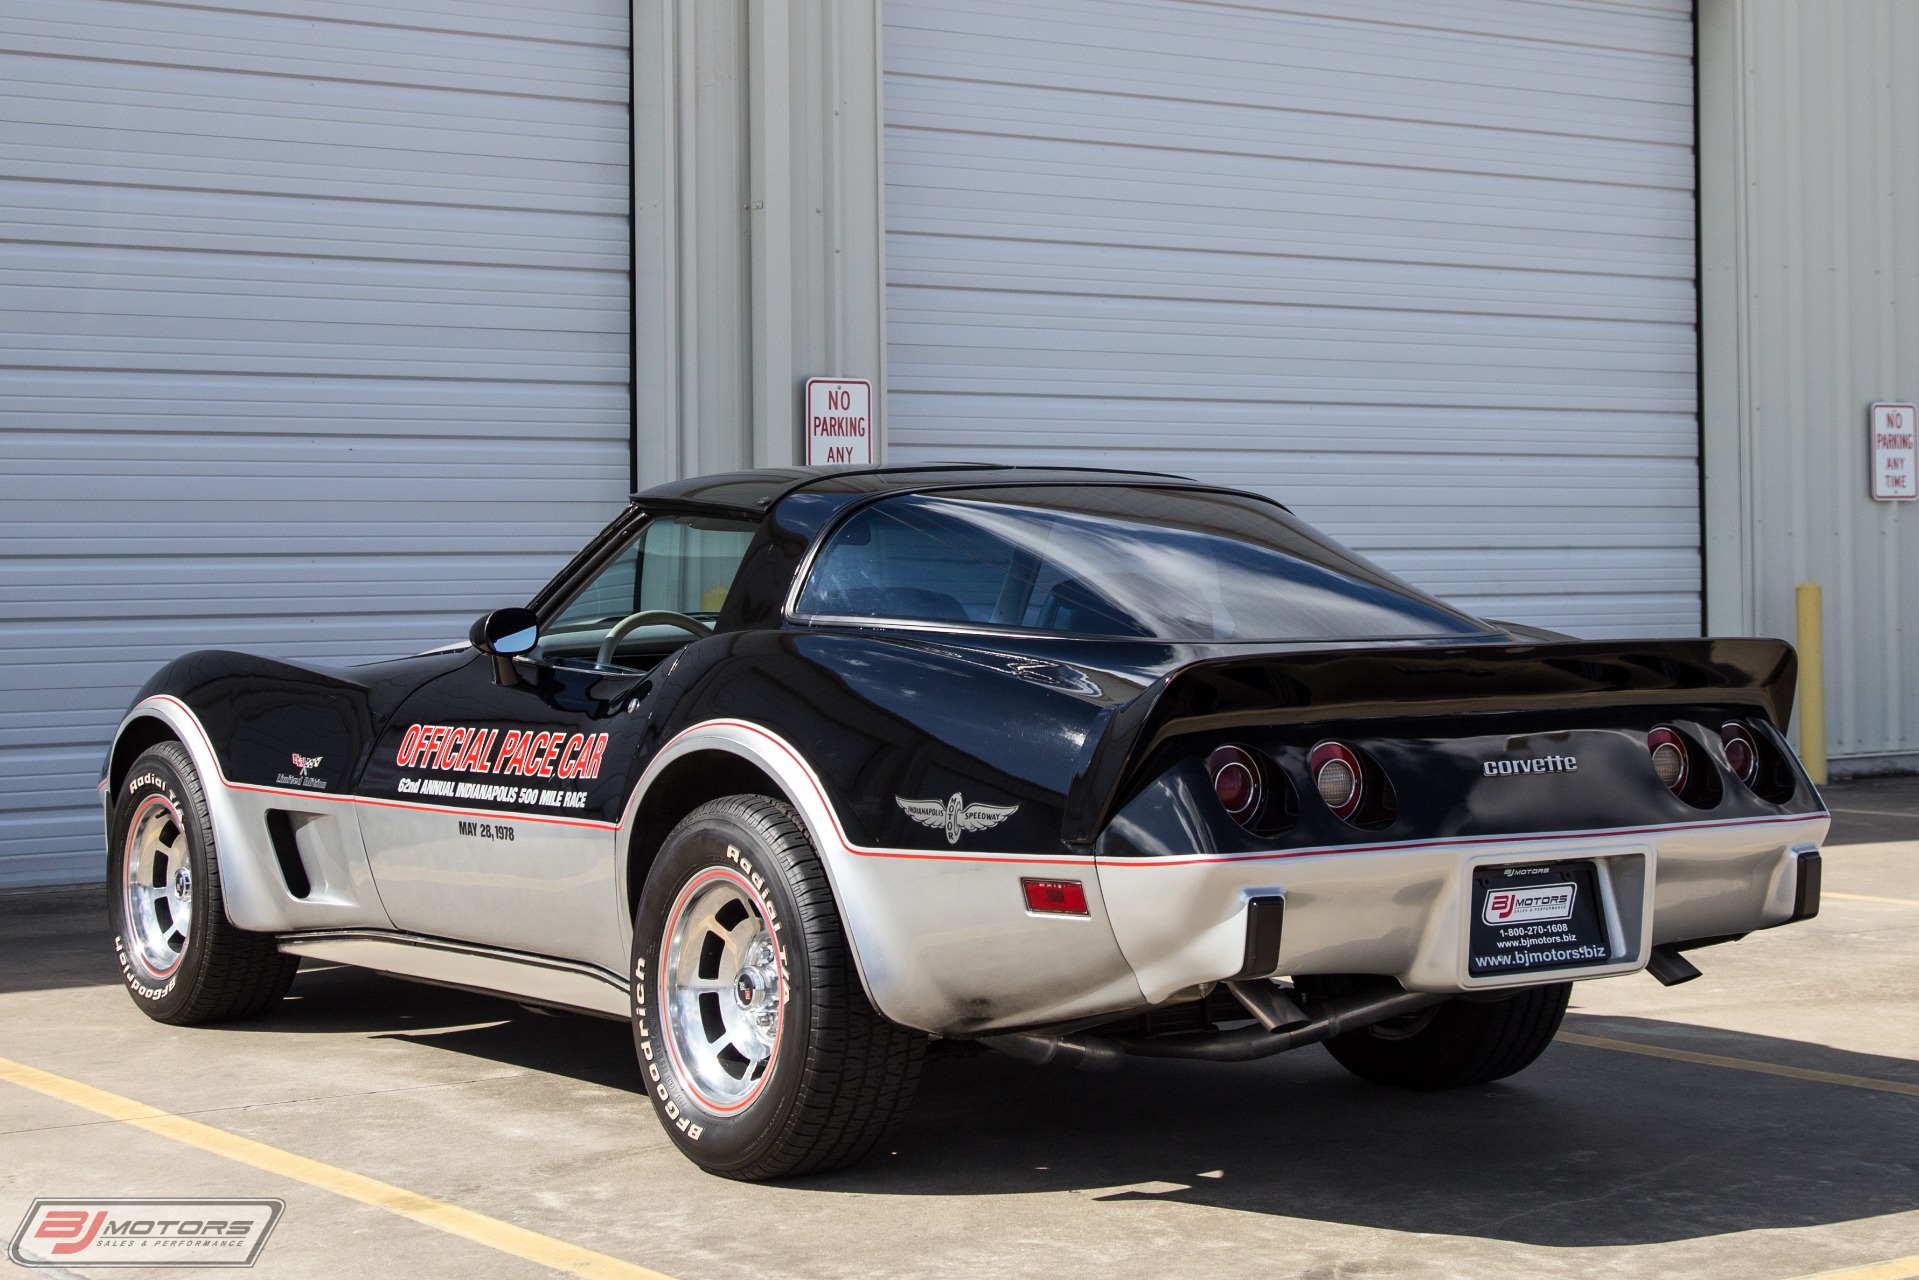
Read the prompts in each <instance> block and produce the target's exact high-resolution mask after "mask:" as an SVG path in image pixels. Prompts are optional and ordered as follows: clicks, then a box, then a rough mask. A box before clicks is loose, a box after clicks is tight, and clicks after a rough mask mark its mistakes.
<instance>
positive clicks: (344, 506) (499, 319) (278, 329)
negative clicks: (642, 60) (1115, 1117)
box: [0, 0, 630, 886]
mask: <svg viewBox="0 0 1919 1280" xmlns="http://www.w3.org/2000/svg"><path fill="white" fill-rule="evenodd" d="M627 14H628V7H627V2H626V0H553V2H549V3H543V4H540V5H537V6H521V5H512V4H503V3H495V2H493V0H408V3H407V4H406V5H405V6H404V11H403V12H402V11H398V10H396V9H395V8H394V7H392V6H390V5H380V4H372V3H364V2H360V0H247V3H245V4H239V3H230V2H223V0H195V2H194V3H192V4H178V5H175V4H166V3H150V2H141V3H125V2H122V0H61V3H59V4H45V3H35V2H33V0H0V886H5V885H9V884H21V883H37V882H54V881H73V880H86V879H93V878H97V877H98V876H99V875H100V873H101V867H102V862H101V858H102V853H101V849H102V843H101V836H100V824H99V807H98V803H97V801H96V799H95V796H94V791H93V785H94V780H95V779H96V777H97V776H98V765H99V761H100V758H101V755H102V752H103V749H104V744H105V742H106V738H107V734H108V732H109V730H110V727H111V726H112V725H113V724H114V723H115V722H116V721H117V719H118V717H119V716H120V714H121V712H122V711H123V710H124V709H125V707H126V705H127V703H128V701H129V699H130V697H131V695H132V693H133V692H134V690H135V689H136V688H137V687H138V686H139V685H140V684H141V683H142V682H143V681H144V680H145V679H146V678H147V676H148V675H149V674H150V673H151V672H152V671H153V670H154V669H155V668H156V667H157V666H159V664H160V663H161V662H162V661H164V660H165V659H167V658H169V657H171V656H173V655H175V654H178V653H180V652H182V651H185V650H189V649H194V648H202V647H209V646H222V647H233V648H243V649H250V650H255V651H260V652H266V653H271V654H279V655H286V656H297V657H304V658H312V659H320V660H325V661H333V662H350V661H354V660H359V659H366V658H373V657H377V656H384V655H391V654H398V653H405V652H408V651H411V650H417V649H419V648H421V647H424V646H428V645H432V644H438V643H443V642H445V641H448V640H452V639H458V638H461V637H462V636H463V635H464V634H465V629H466V626H467V624H468V623H469V622H470V621H471V620H472V618H473V616H474V615H475V614H476V613H478V612H479V611H480V610H481V609H483V608H485V607H488V606H491V605H494V604H499V603H503V602H517V601H522V600H524V599H525V598H526V597H527V596H528V595H529V594H530V592H531V591H532V590H533V589H534V587H535V586H536V585H537V584H538V583H540V582H541V581H542V580H544V578H545V577H546V576H547V575H548V574H549V572H550V571H551V570H552V569H553V568H554V567H556V566H557V565H558V564H559V563H561V562H562V561H563V560H564V558H565V557H566V556H567V555H569V554H570V553H571V552H572V551H573V550H575V549H576V548H577V546H578V544H579V543H580V541H581V540H582V539H583V538H584V537H585V536H586V535H587V534H588V532H589V531H591V530H592V529H594V528H596V527H597V526H598V525H599V524H600V523H602V522H603V521H604V520H605V519H606V518H607V517H608V516H610V515H611V514H612V513H613V512H614V511H615V510H616V509H617V505H616V504H617V503H618V502H619V501H620V499H621V498H622V495H623V492H624V489H625V487H626V479H627V466H628V458H627V451H628V445H627V435H628V422H629V418H628V414H629V408H628V368H629V363H630V355H629V334H628V329H629V325H628V282H627V280H628V278H627V265H628V263H627V259H628V254H627V236H628V231H627V209H628V206H627V201H628V173H627V105H628V85H627V79H628V72H627V68H628V16H627Z"/></svg>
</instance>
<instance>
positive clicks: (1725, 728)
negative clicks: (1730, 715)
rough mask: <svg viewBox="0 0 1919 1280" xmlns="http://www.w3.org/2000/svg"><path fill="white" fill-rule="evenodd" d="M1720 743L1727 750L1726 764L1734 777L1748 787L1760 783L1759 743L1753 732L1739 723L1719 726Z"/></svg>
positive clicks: (1734, 722)
mask: <svg viewBox="0 0 1919 1280" xmlns="http://www.w3.org/2000/svg"><path fill="white" fill-rule="evenodd" d="M1719 741H1720V742H1721V743H1722V744H1723V745H1724V746H1725V748H1726V763H1727V764H1728V765H1730V766H1731V767H1732V771H1733V774H1734V776H1736V777H1737V778H1738V779H1739V780H1740V781H1741V782H1743V783H1745V784H1746V785H1747V786H1748V787H1750V786H1752V785H1753V784H1754V783H1756V782H1758V781H1759V741H1758V739H1756V738H1754V737H1753V736H1752V730H1750V729H1748V728H1747V727H1746V726H1745V725H1743V724H1740V723H1738V722H1737V721H1732V722H1728V723H1726V724H1722V725H1720V726H1719Z"/></svg>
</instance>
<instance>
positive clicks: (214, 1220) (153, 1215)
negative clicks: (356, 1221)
mask: <svg viewBox="0 0 1919 1280" xmlns="http://www.w3.org/2000/svg"><path fill="white" fill-rule="evenodd" d="M285 1209H286V1202H285V1201H284V1200H133V1199H85V1200H35V1201H34V1202H33V1207H32V1208H30V1209H28V1210H27V1216H26V1220H25V1221H23V1222H22V1223H21V1224H20V1229H19V1230H18V1231H16V1232H14V1233H13V1240H12V1242H11V1243H9V1244H8V1246H7V1256H8V1257H9V1258H11V1259H13V1261H15V1262H17V1263H19V1264H20V1265H21V1266H23V1267H49V1266H57V1267H250V1266H252V1265H253V1263H254V1260H255V1259H257V1258H258V1257H259V1256H260V1250H261V1249H262V1248H263V1247H265V1245H266V1242H267V1236H268V1235H269V1234H271V1232H272V1231H273V1224H274V1223H276V1222H278V1221H279V1220H280V1214H281V1213H282V1212H283V1211H285Z"/></svg>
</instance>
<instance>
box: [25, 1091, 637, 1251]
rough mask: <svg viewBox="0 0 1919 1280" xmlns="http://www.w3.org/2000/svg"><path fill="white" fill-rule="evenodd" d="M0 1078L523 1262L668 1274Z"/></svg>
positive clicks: (246, 1142) (182, 1121) (358, 1178)
mask: <svg viewBox="0 0 1919 1280" xmlns="http://www.w3.org/2000/svg"><path fill="white" fill-rule="evenodd" d="M0 1080H5V1081H8V1082H9V1083H12V1084H17V1085H19V1086H20V1087H21V1088H23V1089H31V1090H33V1091H34V1092H36V1093H43V1094H45V1095H46V1096H47V1097H49V1098H56V1099H58V1100H59V1101H61V1102H65V1103H70V1104H72V1105H73V1106H76V1107H81V1108H83V1109H85V1110H87V1111H91V1112H93V1113H95V1114H96V1115H102V1116H105V1117H106V1118H107V1119H109V1120H114V1121H118V1122H119V1123H121V1124H128V1125H132V1126H133V1127H134V1128H136V1129H144V1130H146V1131H147V1132H148V1133H157V1134H159V1135H160V1136H161V1137H163V1138H171V1139H173V1140H174V1141H175V1142H181V1143H185V1144H186V1145H187V1146H189V1147H197V1148H199V1149H200V1150H201V1151H207V1152H211V1153H212V1154H214V1155H216V1156H225V1157H226V1158H227V1159H229V1160H234V1161H238V1162H239V1163H240V1164H244V1165H251V1166H253V1167H254V1168H255V1169H261V1170H264V1171H266V1172H267V1173H274V1174H279V1175H280V1176H281V1177H283V1178H291V1179H293V1180H294V1181H295V1182H304V1183H306V1184H307V1185H308V1186H310V1187H318V1188H320V1189H321V1190H322V1191H331V1192H333V1193H334V1194H335V1195H340V1196H345V1197H346V1198H347V1199H349V1200H358V1201H359V1202H360V1203H361V1204H368V1205H372V1206H373V1207H374V1208H376V1209H385V1210H386V1211H387V1212H388V1213H395V1214H398V1215H399V1216H400V1217H402V1218H410V1219H412V1220H413V1221H414V1222H418V1223H421V1224H423V1225H425V1226H429V1227H432V1228H434V1229H435V1230H439V1231H444V1232H446V1233H447V1234H449V1235H455V1236H459V1237H460V1238H462V1239H464V1240H471V1241H473V1242H474V1243H475V1244H480V1245H485V1246H486V1247H487V1248H489V1249H495V1250H498V1251H499V1252H501V1253H505V1254H511V1255H512V1256H513V1257H516V1258H524V1259H526V1260H527V1261H528V1262H532V1263H536V1264H538V1265H539V1266H542V1267H551V1268H552V1269H553V1270H555V1271H564V1272H567V1273H569V1274H571V1275H576V1276H588V1277H592V1278H593V1280H600V1278H601V1277H612V1278H616V1280H670V1277H667V1276H664V1275H662V1274H661V1273H660V1272H658V1271H649V1270H647V1269H646V1268H645V1267H639V1266H635V1265H633V1264H632V1263H630V1262H622V1261H621V1260H620V1259H618V1258H614V1257H609V1256H608V1255H606V1254H604V1253H595V1252H593V1251H592V1250H591V1249H582V1248H580V1247H579V1246H578V1245H573V1244H568V1243H567V1242H566V1241H564V1240H555V1239H554V1238H553V1237H551V1236H543V1235H541V1234H540V1233H539V1232H537V1231H528V1230H527V1229H526V1228H524V1227H516V1226H514V1225H513V1224H512V1223H510V1222H501V1221H500V1220H499V1219H498V1218H489V1217H487V1216H486V1215H485V1214H483V1213H475V1212H473V1211H472V1210H471V1209H462V1208H460V1207H459V1206H458V1205H453V1204H447V1203H446V1202H445V1201H443V1200H435V1199H433V1198H431V1197H430V1196H423V1195H420V1194H418V1193H417V1192H413V1191H408V1190H406V1189H405V1188H403V1187H396V1186H394V1185H392V1184H391V1183H387V1182H381V1181H379V1180H378V1179H377V1178H369V1177H366V1176H364V1175H362V1174H358V1173H353V1172H351V1171H349V1170H346V1169H338V1168H335V1167H334V1166H332V1165H330V1164H322V1163H320V1162H319V1161H318V1160H309V1159H307V1158H306V1157H305V1156H296V1155H294V1154H293V1153H292V1152H290V1151H282V1150H280V1149H279V1148H278V1147H269V1146H268V1145H267V1144H266V1143H264V1142H255V1141H254V1140H253V1139H251V1138H242V1137H240V1136H239V1135H238V1134H233V1133H228V1132H227V1131H226V1130H224V1129H215V1128H214V1127H213V1126H212V1125H205V1124H201V1123H200V1122H199V1121H197V1120H188V1119H186V1118H185V1117H183V1116H176V1115H172V1114H170V1113H168V1112H165V1111H161V1110H158V1109H157V1108H154V1107H150V1106H148V1105H146V1104H145V1103H144V1102H135V1101H134V1100H133V1099H131V1098H123V1097H121V1096H120V1095H119V1094H117V1093H108V1092H107V1091H106V1090H105V1089H96V1088H94V1087H93V1086H92V1085H90V1084H81V1083H80V1082H79V1081H77V1080H69V1079H67V1078H66V1077H64V1076H56V1075H54V1074H53V1073H52V1072H49V1071H41V1070H39V1069H38V1068H37V1067H29V1066H27V1065H25V1064H24V1063H19V1062H14V1061H12V1060H11V1059H8V1058H0Z"/></svg>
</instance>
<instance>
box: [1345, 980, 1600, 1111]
mask: <svg viewBox="0 0 1919 1280" xmlns="http://www.w3.org/2000/svg"><path fill="white" fill-rule="evenodd" d="M1572 989H1573V988H1572V983H1570V982H1556V983H1553V984H1552V985H1550V986H1544V987H1527V988H1525V989H1524V990H1522V991H1520V992H1518V993H1517V994H1515V995H1513V996H1511V997H1510V998H1508V999H1505V1000H1498V1001H1477V1000H1448V1001H1446V1002H1445V1003H1444V1004H1440V1005H1434V1006H1433V1007H1432V1008H1430V1009H1422V1010H1420V1011H1419V1012H1418V1013H1413V1014H1408V1015H1407V1016H1405V1017H1403V1018H1389V1019H1388V1020H1386V1021H1385V1022H1380V1023H1375V1024H1374V1025H1372V1026H1370V1027H1361V1028H1360V1029H1359V1030H1358V1031H1349V1032H1347V1033H1346V1034H1345V1035H1343V1036H1334V1037H1333V1038H1332V1039H1331V1040H1328V1041H1327V1042H1326V1049H1327V1052H1329V1053H1331V1054H1332V1055H1333V1057H1334V1058H1336V1059H1337V1060H1338V1061H1339V1065H1341V1066H1342V1067H1345V1068H1346V1069H1347V1070H1348V1071H1350V1072H1352V1073H1353V1074H1354V1075H1356V1076H1358V1077H1359V1078H1360V1079H1362V1080H1370V1081H1372V1082H1373V1083H1374V1084H1385V1085H1392V1086H1394V1087H1395V1088H1400V1089H1459V1088H1464V1087H1465V1086H1467V1085H1475V1084H1486V1083H1488V1082H1489V1081H1493V1080H1502V1079H1504V1078H1505V1077H1507V1076H1510V1075H1513V1074H1515V1073H1517V1072H1520V1071H1523V1070H1525V1069H1526V1068H1527V1067H1529V1066H1531V1065H1532V1063H1533V1060H1534V1059H1535V1058H1537V1057H1538V1056H1539V1055H1540V1054H1542V1053H1544V1052H1545V1051H1546V1046H1547V1045H1549V1044H1551V1043H1552V1040H1553V1037H1554V1036H1555V1035H1557V1034H1558V1032H1559V1023H1560V1020H1561V1019H1562V1018H1564V1017H1565V1016H1566V1002H1567V1000H1568V999H1570V998H1571V996H1572Z"/></svg>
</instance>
